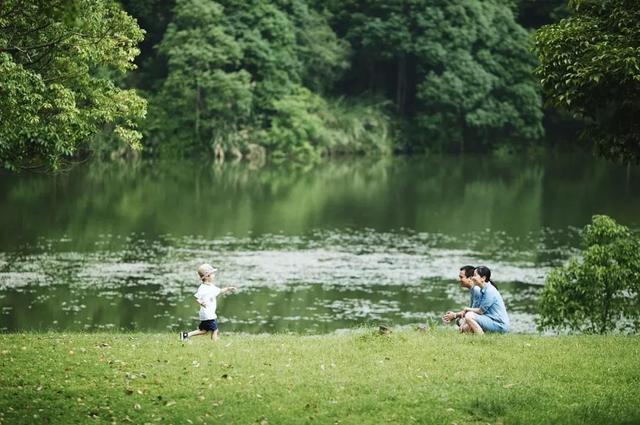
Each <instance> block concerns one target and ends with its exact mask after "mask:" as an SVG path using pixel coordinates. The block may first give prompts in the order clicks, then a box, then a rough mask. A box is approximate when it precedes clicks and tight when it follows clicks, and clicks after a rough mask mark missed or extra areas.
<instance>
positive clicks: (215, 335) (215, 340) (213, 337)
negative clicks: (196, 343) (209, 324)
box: [211, 329, 219, 342]
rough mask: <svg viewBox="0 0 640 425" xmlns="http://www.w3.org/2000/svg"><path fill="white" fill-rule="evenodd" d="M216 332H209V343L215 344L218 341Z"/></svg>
mask: <svg viewBox="0 0 640 425" xmlns="http://www.w3.org/2000/svg"><path fill="white" fill-rule="evenodd" d="M218 339H219V338H218V330H217V329H216V330H215V331H213V332H211V341H213V342H217V341H218Z"/></svg>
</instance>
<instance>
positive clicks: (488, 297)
mask: <svg viewBox="0 0 640 425" xmlns="http://www.w3.org/2000/svg"><path fill="white" fill-rule="evenodd" d="M472 279H473V281H474V282H475V284H476V285H478V286H479V287H480V297H481V298H480V303H479V305H478V307H476V308H471V307H466V308H465V309H464V318H463V319H462V321H461V323H460V331H461V332H471V333H475V334H483V333H485V332H498V333H506V332H508V331H509V315H508V314H507V309H506V307H505V306H504V301H503V300H502V295H500V292H498V290H497V289H496V287H495V286H494V285H493V284H492V283H491V270H489V268H488V267H485V266H480V267H477V268H476V269H475V270H474V272H473V277H472Z"/></svg>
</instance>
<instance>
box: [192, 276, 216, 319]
mask: <svg viewBox="0 0 640 425" xmlns="http://www.w3.org/2000/svg"><path fill="white" fill-rule="evenodd" d="M218 294H220V288H218V287H217V286H215V285H205V284H204V283H203V284H202V285H200V287H199V288H198V290H197V291H196V293H195V294H193V295H194V296H195V297H196V299H197V300H198V302H199V303H204V304H206V305H207V307H202V306H200V314H199V316H200V320H211V319H217V318H218V316H217V315H216V307H217V302H216V297H217V296H218Z"/></svg>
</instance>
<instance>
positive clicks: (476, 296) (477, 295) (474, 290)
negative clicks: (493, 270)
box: [469, 285, 482, 308]
mask: <svg viewBox="0 0 640 425" xmlns="http://www.w3.org/2000/svg"><path fill="white" fill-rule="evenodd" d="M481 298H482V293H481V292H480V287H479V286H478V285H473V286H472V287H471V288H470V289H469V307H471V308H478V307H479V306H480V299H481Z"/></svg>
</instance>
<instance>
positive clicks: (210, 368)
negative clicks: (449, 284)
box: [0, 330, 640, 425]
mask: <svg viewBox="0 0 640 425" xmlns="http://www.w3.org/2000/svg"><path fill="white" fill-rule="evenodd" d="M200 338H201V339H193V340H192V341H189V342H187V343H185V344H181V343H179V342H178V341H177V335H175V336H174V335H166V334H165V335H159V334H139V333H135V334H109V333H107V334H105V333H98V334H73V333H71V334H69V333H66V334H59V333H44V334H2V335H0V385H1V386H2V392H0V421H2V422H3V423H8V424H9V423H10V424H22V423H24V424H33V423H39V422H44V423H60V424H62V423H64V424H68V423H89V422H90V423H93V422H97V423H102V422H108V423H112V422H116V423H140V424H142V423H175V424H182V423H190V422H193V423H194V424H300V423H319V424H336V423H340V424H345V425H349V424H358V425H364V424H405V423H420V424H452V423H458V424H474V423H478V424H480V423H482V424H485V423H492V424H502V423H504V424H536V425H539V424H576V425H587V424H603V423H607V424H633V423H638V422H639V421H640V407H639V406H638V404H637V403H634V402H630V401H632V400H637V399H638V398H639V397H640V387H639V386H638V385H637V382H638V380H640V372H639V371H638V367H637V358H638V355H637V353H638V347H639V343H640V341H639V340H638V338H637V337H621V336H575V337H553V338H546V337H541V336H526V335H507V336H484V337H482V338H477V337H473V336H464V335H458V334H454V333H453V332H439V331H430V332H425V333H420V332H414V331H410V330H407V331H403V332H398V331H396V332H393V333H392V334H391V335H390V336H387V337H385V336H379V335H375V334H373V332H372V330H363V331H362V332H358V333H351V334H343V335H326V336H320V337H304V336H295V335H272V336H247V335H245V336H239V335H238V336H235V335H233V336H225V335H223V336H222V338H221V340H220V342H219V343H218V344H214V343H212V342H211V341H210V340H209V339H208V338H206V337H200ZM456 353H457V354H456ZM461 357H464V358H465V359H466V360H464V361H462V360H461ZM612 359H615V361H612ZM470 388H472V389H473V390H468V389H470Z"/></svg>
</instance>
